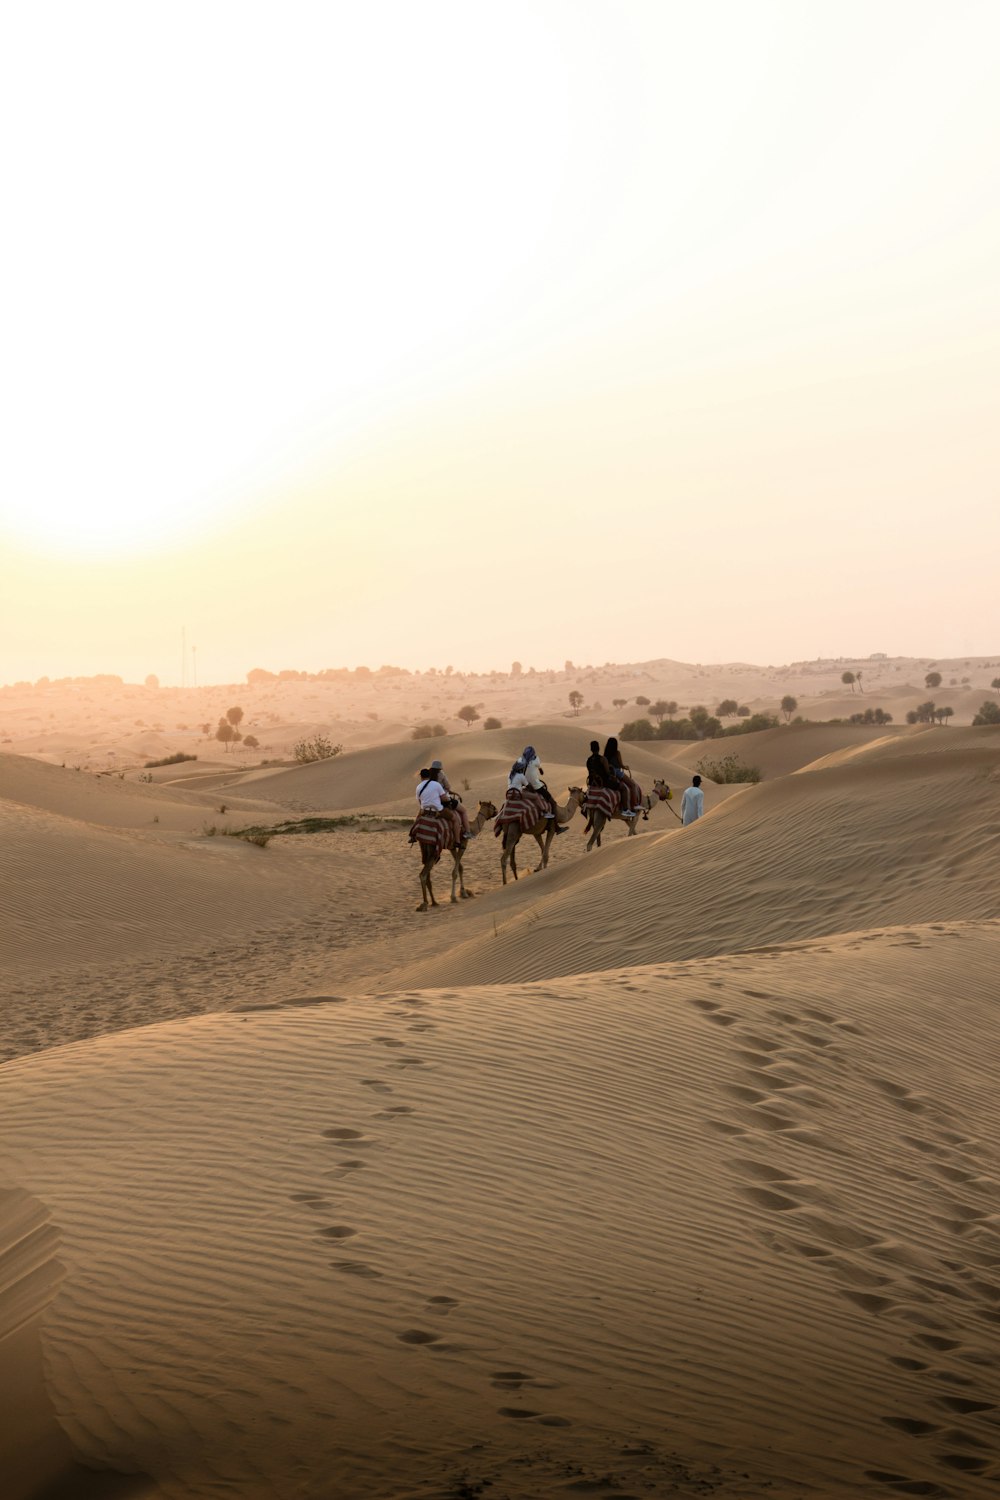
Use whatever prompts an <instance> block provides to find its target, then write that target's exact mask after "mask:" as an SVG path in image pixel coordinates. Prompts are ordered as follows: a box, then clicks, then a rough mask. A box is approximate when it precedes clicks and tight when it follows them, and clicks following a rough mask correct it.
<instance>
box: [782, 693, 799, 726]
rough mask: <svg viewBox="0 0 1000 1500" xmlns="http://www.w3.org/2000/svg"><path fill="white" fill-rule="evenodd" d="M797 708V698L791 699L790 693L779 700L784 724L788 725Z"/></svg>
mask: <svg viewBox="0 0 1000 1500" xmlns="http://www.w3.org/2000/svg"><path fill="white" fill-rule="evenodd" d="M798 706H799V700H798V698H793V697H792V695H791V693H786V694H785V696H784V697H783V698H782V700H781V712H782V713H783V714H784V716H785V723H786V724H787V723H788V721H789V719H790V718H791V717H792V714H793V713H794V712H795V710H796V709H797V708H798Z"/></svg>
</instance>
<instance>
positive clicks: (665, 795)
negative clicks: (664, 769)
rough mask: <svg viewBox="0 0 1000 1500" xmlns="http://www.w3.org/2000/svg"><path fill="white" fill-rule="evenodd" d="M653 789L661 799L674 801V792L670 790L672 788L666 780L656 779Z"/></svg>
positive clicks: (662, 800)
mask: <svg viewBox="0 0 1000 1500" xmlns="http://www.w3.org/2000/svg"><path fill="white" fill-rule="evenodd" d="M653 791H654V792H655V793H656V795H657V796H658V797H659V799H660V801H661V802H672V801H673V796H674V794H673V792H672V791H671V790H670V788H669V787H668V786H667V783H666V782H665V781H654V782H653Z"/></svg>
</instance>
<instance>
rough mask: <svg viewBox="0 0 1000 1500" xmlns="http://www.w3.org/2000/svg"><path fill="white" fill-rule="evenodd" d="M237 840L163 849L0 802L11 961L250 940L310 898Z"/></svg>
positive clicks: (292, 876) (51, 961)
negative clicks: (240, 937) (235, 937)
mask: <svg viewBox="0 0 1000 1500" xmlns="http://www.w3.org/2000/svg"><path fill="white" fill-rule="evenodd" d="M262 853H263V851H261V850H259V849H255V848H254V847H252V846H251V845H249V844H247V843H245V842H243V841H242V840H239V839H230V838H214V839H198V840H194V839H192V840H188V841H184V842H182V843H178V844H171V845H165V844H163V843H160V842H150V841H144V840H143V839H141V838H140V837H138V836H136V835H134V834H132V833H127V832H116V831H111V830H108V829H102V828H88V827H81V826H80V825H78V824H77V823H76V822H74V821H72V820H70V819H68V818H60V817H57V816H56V815H54V814H49V813H42V812H39V811H37V810H36V809H34V808H27V807H19V806H17V805H15V804H10V803H3V802H0V900H2V906H0V925H2V934H3V936H2V953H3V960H4V963H5V965H9V966H11V967H18V968H26V969H28V970H30V969H31V968H32V967H34V966H37V965H42V966H48V965H55V964H59V963H61V962H62V963H71V962H72V963H76V964H79V963H81V962H82V963H85V964H95V963H100V962H101V961H102V960H106V959H109V958H112V957H114V956H115V955H117V954H118V953H119V952H121V951H122V950H126V951H128V952H130V953H133V954H135V953H143V954H146V955H151V954H155V953H157V952H159V953H167V952H171V951H173V950H175V949H176V948H177V946H178V945H183V946H185V947H197V946H203V945H205V944H206V943H210V942H211V941H212V939H213V938H218V937H220V936H221V935H223V934H225V935H227V936H229V937H231V936H232V934H233V933H234V932H236V933H241V934H244V935H249V934H250V933H252V932H253V931H255V930H256V929H257V928H258V927H260V926H263V925H266V924H267V923H268V921H270V920H272V919H274V920H276V919H279V918H280V917H281V916H282V914H285V915H287V914H288V913H290V912H291V911H293V910H295V909H296V908H297V907H298V906H299V905H300V904H301V903H302V902H303V901H307V900H308V899H309V885H308V881H306V880H304V878H303V874H302V872H301V871H300V870H298V869H288V868H283V867H282V866H281V865H280V864H279V863H278V862H276V861H274V860H266V859H264V858H263V857H262Z"/></svg>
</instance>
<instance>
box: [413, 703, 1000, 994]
mask: <svg viewBox="0 0 1000 1500" xmlns="http://www.w3.org/2000/svg"><path fill="white" fill-rule="evenodd" d="M942 740H947V741H949V745H950V746H953V748H949V749H948V750H944V749H940V748H939V746H940V745H941V744H942ZM998 747H1000V736H997V735H996V734H995V733H994V732H993V731H990V730H972V729H970V730H965V731H956V732H955V734H954V735H953V736H952V735H951V734H950V733H949V732H948V731H944V732H941V733H931V734H928V735H926V736H921V737H919V738H917V739H913V740H903V741H902V742H900V743H899V744H898V745H897V744H894V743H887V744H884V745H878V746H873V747H872V749H871V751H870V753H869V754H867V755H864V756H858V757H856V758H851V759H848V760H846V761H845V762H844V763H843V764H838V765H834V766H832V767H828V768H827V769H812V770H809V771H806V772H803V773H802V774H800V775H795V776H789V777H786V778H784V779H782V780H779V781H774V782H766V783H762V784H761V785H759V786H756V787H747V788H745V789H741V790H740V791H739V792H738V794H737V795H735V796H732V797H730V798H728V799H727V800H726V801H725V803H724V804H723V805H722V806H720V807H718V808H717V809H716V810H714V811H711V812H710V814H709V816H707V817H705V818H704V819H702V821H701V822H700V823H698V824H696V825H695V826H694V827H693V828H689V829H677V828H672V829H671V830H670V831H669V832H667V833H664V834H661V835H659V836H657V837H653V838H646V839H643V840H642V842H641V843H640V844H639V845H638V847H636V848H634V849H633V848H629V849H627V850H623V851H622V855H621V856H618V855H616V864H615V871H614V878H613V879H611V880H608V879H606V878H605V869H604V866H603V865H602V863H601V861H602V859H603V858H604V856H603V853H601V854H596V853H595V854H594V855H592V856H590V861H591V862H590V863H587V864H581V865H579V866H576V867H574V869H573V871H572V872H571V873H568V874H567V875H566V876H565V877H564V878H563V880H562V881H561V882H560V884H559V887H558V889H555V890H553V892H552V894H551V895H548V894H546V895H540V896H539V898H538V899H537V900H533V902H532V905H531V907H530V909H527V910H525V909H522V910H521V912H519V913H518V914H517V915H515V916H513V917H512V919H511V920H510V921H509V922H507V923H504V922H503V921H502V919H501V922H500V925H499V927H498V930H497V932H493V931H492V930H491V931H490V932H488V933H485V934H482V935H479V934H477V935H475V936H473V937H470V939H469V940H468V941H467V942H465V943H463V944H453V945H452V946H450V947H449V948H448V950H447V951H445V952H442V953H441V954H440V955H435V956H434V957H432V958H430V959H427V960H424V961H422V962H419V963H416V964H413V965H412V966H410V967H403V968H402V969H401V970H400V971H399V974H398V975H397V978H398V979H399V981H400V982H401V983H405V984H407V985H410V984H421V985H423V984H429V985H441V984H456V983H464V984H470V983H472V984H491V983H498V982H507V981H509V980H512V979H517V980H521V979H539V978H543V977H544V978H550V977H552V976H554V975H567V974H574V973H579V972H581V971H592V970H599V969H606V968H615V967H618V966H619V965H620V964H621V961H622V958H623V957H626V958H627V959H628V960H629V961H630V962H632V963H636V964H645V963H659V962H663V961H666V960H673V959H676V958H689V957H699V956H705V955H708V954H715V953H733V952H738V951H740V950H744V949H747V948H757V947H760V946H762V945H765V944H771V943H787V942H790V941H794V940H797V939H802V938H808V937H813V936H816V935H820V934H828V933H836V932H847V931H852V930H855V929H861V928H865V927H869V926H885V925H887V924H890V923H904V922H929V921H933V920H935V919H944V920H954V919H975V918H984V917H993V916H996V915H1000V892H998V888H997V883H996V878H995V868H996V851H997V847H998V842H997V841H998V837H1000V755H998ZM842 753H843V754H845V755H846V754H849V752H842ZM633 842H636V841H633ZM626 854H627V856H628V857H627V858H625V857H624V856H625V855H626ZM596 913H599V914H600V920H586V916H585V915H583V916H582V914H590V915H594V914H596Z"/></svg>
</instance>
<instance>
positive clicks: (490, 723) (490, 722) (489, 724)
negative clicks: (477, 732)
mask: <svg viewBox="0 0 1000 1500" xmlns="http://www.w3.org/2000/svg"><path fill="white" fill-rule="evenodd" d="M483 728H484V729H502V728H503V725H502V724H501V723H500V720H499V719H494V718H493V717H492V716H491V717H490V718H488V719H484V720H483Z"/></svg>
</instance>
